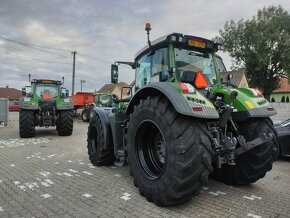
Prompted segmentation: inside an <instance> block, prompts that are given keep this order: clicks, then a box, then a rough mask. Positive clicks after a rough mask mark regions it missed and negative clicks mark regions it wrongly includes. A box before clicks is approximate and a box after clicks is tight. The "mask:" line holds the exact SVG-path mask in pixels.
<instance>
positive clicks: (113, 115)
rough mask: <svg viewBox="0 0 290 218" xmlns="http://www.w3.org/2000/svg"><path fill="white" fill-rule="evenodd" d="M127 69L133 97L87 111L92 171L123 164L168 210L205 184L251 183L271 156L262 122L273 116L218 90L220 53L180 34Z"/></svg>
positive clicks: (235, 91)
mask: <svg viewBox="0 0 290 218" xmlns="http://www.w3.org/2000/svg"><path fill="white" fill-rule="evenodd" d="M145 30H146V31H147V34H148V45H147V46H145V47H144V48H143V49H141V50H140V51H139V52H137V54H136V56H135V59H134V62H116V63H115V64H113V65H112V66H111V76H112V78H111V79H112V82H113V83H116V82H117V80H118V65H117V64H127V65H129V66H131V67H132V68H133V69H135V78H136V79H135V86H134V88H133V90H132V91H133V92H132V93H134V94H133V95H132V98H131V100H130V101H129V102H123V101H122V99H121V102H120V105H119V107H118V108H111V109H110V108H105V109H103V108H94V110H93V112H92V113H91V121H90V123H89V127H88V139H87V147H88V154H89V159H90V161H91V163H92V164H94V165H96V166H102V165H108V164H112V163H114V162H115V164H116V165H118V166H122V165H124V164H126V163H128V164H129V168H130V174H131V175H132V176H133V178H134V185H135V186H136V187H138V189H139V192H140V194H141V195H143V196H145V197H146V198H147V199H148V201H153V202H154V203H155V204H157V205H160V206H167V205H175V204H180V203H183V202H186V201H188V200H190V199H191V198H192V197H193V196H194V195H196V194H198V193H199V192H200V190H201V188H202V186H203V185H204V184H206V183H207V181H208V177H209V176H211V177H212V178H214V179H216V180H218V181H221V182H224V183H226V184H230V185H246V184H250V183H254V182H256V181H257V180H259V179H260V178H263V177H264V176H265V174H266V173H267V172H268V171H270V170H271V168H272V163H273V161H274V160H275V159H276V158H277V155H278V153H279V152H278V143H277V134H276V131H275V129H274V128H273V123H272V121H271V119H270V118H269V117H270V116H272V115H275V114H276V110H275V109H274V108H273V107H272V106H271V104H270V103H269V102H268V101H267V100H266V99H265V98H263V96H262V95H261V93H260V92H259V91H258V90H256V89H247V88H237V87H235V86H234V85H232V84H231V82H230V79H231V78H230V76H229V78H228V81H225V82H222V81H221V77H220V72H222V71H225V67H224V64H223V62H222V59H221V58H220V57H219V56H218V55H216V52H217V51H218V50H219V49H220V47H221V45H220V44H218V43H214V42H213V41H210V40H207V39H204V38H201V37H196V36H191V35H183V34H180V33H172V34H169V35H166V36H163V37H161V38H159V39H157V40H155V41H153V42H150V40H149V31H150V26H149V25H146V29H145Z"/></svg>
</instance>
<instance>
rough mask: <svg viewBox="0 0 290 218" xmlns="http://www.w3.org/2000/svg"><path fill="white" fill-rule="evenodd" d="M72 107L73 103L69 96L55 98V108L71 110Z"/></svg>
mask: <svg viewBox="0 0 290 218" xmlns="http://www.w3.org/2000/svg"><path fill="white" fill-rule="evenodd" d="M73 108H74V103H73V101H72V100H71V99H70V98H60V99H57V100H56V109H57V110H72V109H73Z"/></svg>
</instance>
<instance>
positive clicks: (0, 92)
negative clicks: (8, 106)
mask: <svg viewBox="0 0 290 218" xmlns="http://www.w3.org/2000/svg"><path fill="white" fill-rule="evenodd" d="M21 97H22V92H21V91H20V90H18V89H14V88H8V87H0V98H7V99H9V100H18V99H19V98H21Z"/></svg>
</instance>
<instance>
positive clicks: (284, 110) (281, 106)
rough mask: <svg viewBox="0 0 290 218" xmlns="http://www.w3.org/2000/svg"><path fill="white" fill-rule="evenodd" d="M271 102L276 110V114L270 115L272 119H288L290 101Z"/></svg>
mask: <svg viewBox="0 0 290 218" xmlns="http://www.w3.org/2000/svg"><path fill="white" fill-rule="evenodd" d="M271 104H272V105H273V107H274V108H275V109H276V110H277V112H278V113H277V115H275V116H272V117H271V118H272V119H273V121H283V120H286V119H290V103H274V102H271Z"/></svg>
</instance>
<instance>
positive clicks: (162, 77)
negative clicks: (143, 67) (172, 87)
mask: <svg viewBox="0 0 290 218" xmlns="http://www.w3.org/2000/svg"><path fill="white" fill-rule="evenodd" d="M168 78H169V73H168V71H161V72H160V73H159V81H160V82H164V81H166V80H168Z"/></svg>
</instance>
